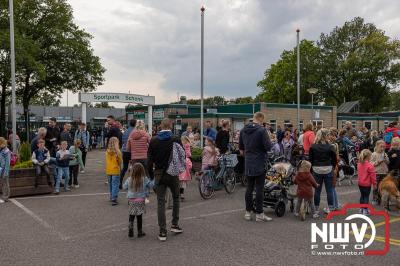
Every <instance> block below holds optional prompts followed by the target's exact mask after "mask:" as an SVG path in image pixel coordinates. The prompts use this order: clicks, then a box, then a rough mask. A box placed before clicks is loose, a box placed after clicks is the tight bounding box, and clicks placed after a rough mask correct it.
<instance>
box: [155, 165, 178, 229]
mask: <svg viewBox="0 0 400 266" xmlns="http://www.w3.org/2000/svg"><path fill="white" fill-rule="evenodd" d="M154 174H155V188H156V193H157V202H158V205H157V214H158V225H159V226H160V232H164V233H166V232H167V224H166V217H165V194H166V191H167V188H169V189H170V190H171V193H172V199H173V207H172V225H178V222H179V203H180V200H179V196H180V193H179V178H178V177H177V176H170V175H169V174H167V173H165V172H164V170H156V171H155V173H154Z"/></svg>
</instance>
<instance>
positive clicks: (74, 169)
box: [68, 139, 85, 188]
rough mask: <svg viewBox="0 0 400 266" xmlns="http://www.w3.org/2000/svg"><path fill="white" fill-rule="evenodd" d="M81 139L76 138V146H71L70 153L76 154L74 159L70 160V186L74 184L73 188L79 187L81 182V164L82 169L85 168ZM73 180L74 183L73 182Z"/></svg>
mask: <svg viewBox="0 0 400 266" xmlns="http://www.w3.org/2000/svg"><path fill="white" fill-rule="evenodd" d="M81 144H82V143H81V140H80V139H76V140H75V142H74V146H71V147H70V148H69V153H70V154H72V155H74V159H73V160H71V161H70V162H69V175H70V177H71V178H70V179H69V183H68V185H69V186H72V187H73V188H79V183H78V175H79V166H80V167H81V170H84V169H85V165H84V164H83V161H82V151H81V149H80V148H79V147H80V146H81ZM72 180H73V182H74V183H73V184H72Z"/></svg>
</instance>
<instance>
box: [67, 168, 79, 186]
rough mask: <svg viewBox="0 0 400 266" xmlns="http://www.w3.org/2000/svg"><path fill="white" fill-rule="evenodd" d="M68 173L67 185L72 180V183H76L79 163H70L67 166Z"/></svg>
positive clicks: (70, 183)
mask: <svg viewBox="0 0 400 266" xmlns="http://www.w3.org/2000/svg"><path fill="white" fill-rule="evenodd" d="M69 175H70V179H69V182H68V185H72V182H74V185H78V175H79V165H71V166H70V167H69Z"/></svg>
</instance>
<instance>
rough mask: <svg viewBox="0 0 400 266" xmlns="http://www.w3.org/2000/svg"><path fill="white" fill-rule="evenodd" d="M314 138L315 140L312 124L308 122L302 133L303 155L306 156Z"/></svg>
mask: <svg viewBox="0 0 400 266" xmlns="http://www.w3.org/2000/svg"><path fill="white" fill-rule="evenodd" d="M314 140H315V134H314V131H313V125H312V124H311V123H308V124H306V127H305V128H304V134H303V149H304V155H306V156H307V155H308V153H309V151H310V147H311V145H312V144H313V143H314Z"/></svg>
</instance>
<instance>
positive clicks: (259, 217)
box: [256, 213, 272, 222]
mask: <svg viewBox="0 0 400 266" xmlns="http://www.w3.org/2000/svg"><path fill="white" fill-rule="evenodd" d="M269 221H272V218H271V217H268V216H267V215H265V214H264V213H259V214H256V222H269Z"/></svg>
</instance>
